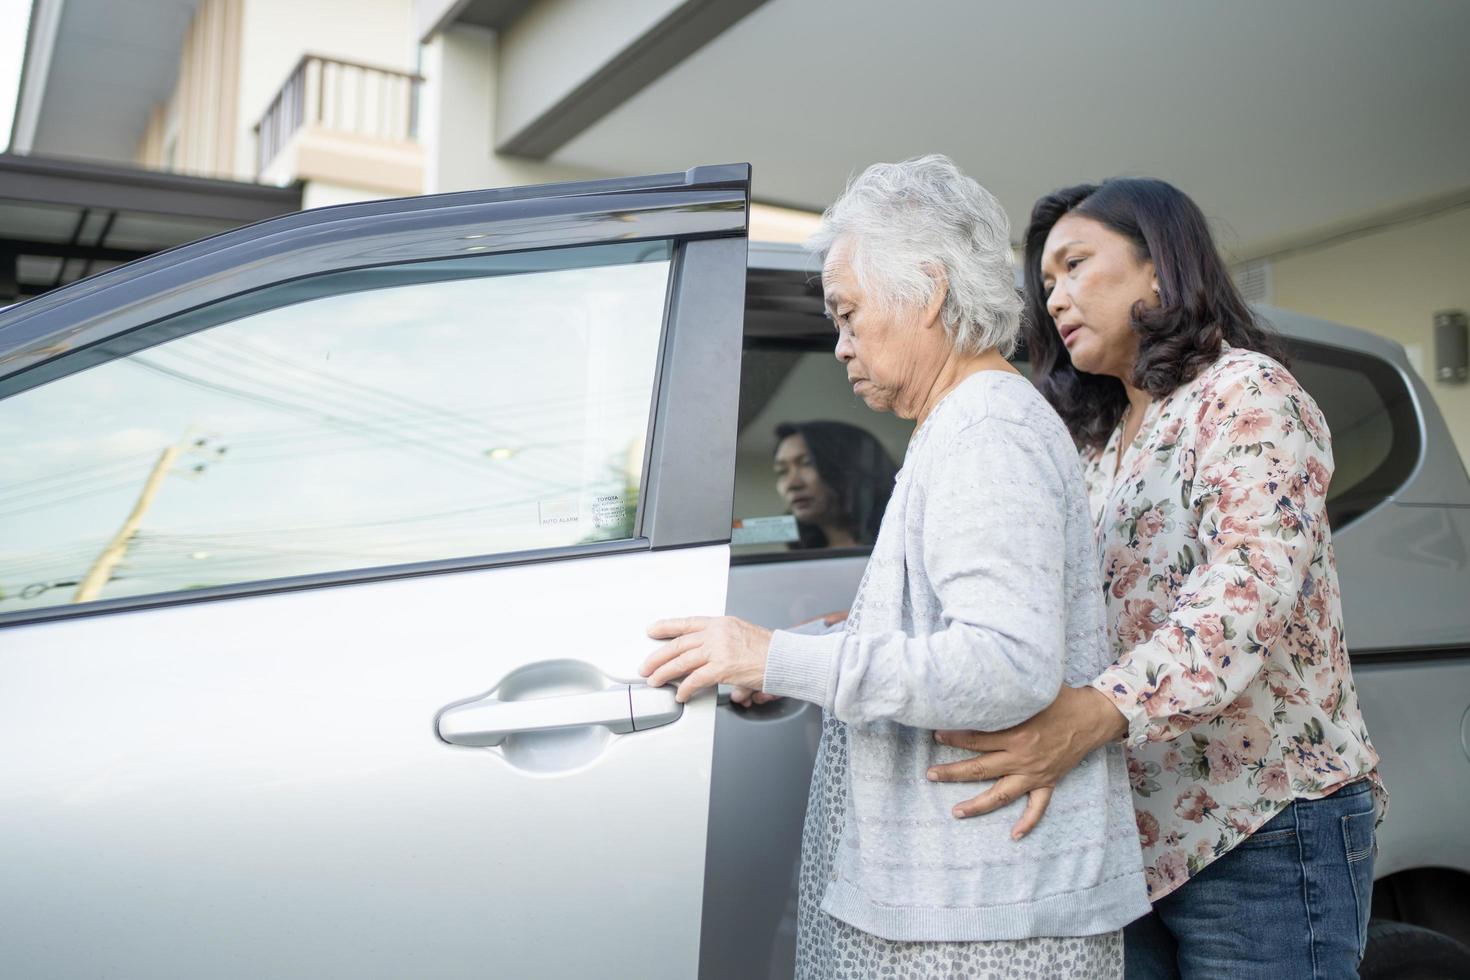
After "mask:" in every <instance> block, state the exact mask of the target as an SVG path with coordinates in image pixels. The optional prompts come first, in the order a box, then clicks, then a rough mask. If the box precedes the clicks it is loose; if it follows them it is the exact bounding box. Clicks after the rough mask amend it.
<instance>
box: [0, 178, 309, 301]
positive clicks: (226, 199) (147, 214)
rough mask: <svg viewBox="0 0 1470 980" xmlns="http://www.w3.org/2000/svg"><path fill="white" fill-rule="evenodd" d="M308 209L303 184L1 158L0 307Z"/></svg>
mask: <svg viewBox="0 0 1470 980" xmlns="http://www.w3.org/2000/svg"><path fill="white" fill-rule="evenodd" d="M300 208H301V189H300V188H299V187H267V186H264V185H260V184H246V183H240V182H237V181H230V180H210V179H205V178H202V177H181V176H178V175H175V174H162V173H154V172H151V171H144V170H136V169H133V168H131V167H119V166H113V165H110V164H99V163H93V162H90V161H87V162H83V161H78V160H64V159H54V158H45V157H26V156H17V155H15V154H8V153H6V154H0V303H3V302H9V301H10V300H12V299H14V298H20V299H25V298H29V297H31V296H35V295H38V294H40V293H43V292H46V291H47V290H49V289H54V288H56V287H57V286H62V285H65V284H66V283H68V282H72V281H74V280H76V279H81V278H83V277H85V276H89V275H92V274H94V273H97V272H101V271H103V270H104V269H108V268H111V267H112V266H115V265H120V264H122V263H123V262H128V261H131V260H132V259H136V258H141V257H142V256H144V255H148V254H150V253H152V252H158V251H161V250H163V249H166V248H172V247H173V246H175V245H181V244H183V243H184V242H188V241H193V240H195V239H197V238H203V237H206V236H208V235H214V234H217V233H219V232H222V231H226V230H228V229H230V228H235V227H238V226H239V225H243V224H250V223H251V222H255V221H262V220H264V219H266V218H270V217H274V216H275V215H278V214H286V213H289V212H291V211H297V210H300ZM12 256H13V257H14V261H12V260H11V257H12ZM12 280H13V281H12Z"/></svg>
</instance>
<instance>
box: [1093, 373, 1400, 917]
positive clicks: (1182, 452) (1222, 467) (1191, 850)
mask: <svg viewBox="0 0 1470 980" xmlns="http://www.w3.org/2000/svg"><path fill="white" fill-rule="evenodd" d="M1121 438H1122V425H1121V423H1120V425H1119V428H1118V429H1117V430H1116V431H1114V432H1113V435H1112V437H1111V438H1110V439H1109V441H1108V444H1107V445H1106V446H1105V447H1104V448H1103V449H1101V450H1096V449H1092V450H1087V451H1085V452H1084V453H1083V472H1084V476H1085V477H1086V481H1087V489H1088V495H1089V498H1090V500H1091V504H1092V512H1093V516H1094V520H1095V525H1094V528H1095V531H1096V533H1097V538H1098V546H1099V550H1100V553H1101V559H1102V580H1103V586H1104V589H1105V591H1106V601H1107V604H1108V621H1109V631H1110V634H1111V640H1112V643H1113V654H1114V656H1115V657H1116V658H1117V659H1116V661H1115V662H1114V664H1113V665H1112V666H1111V667H1109V668H1108V669H1107V670H1106V671H1104V672H1103V674H1102V675H1101V676H1099V677H1098V678H1097V679H1096V680H1095V681H1093V684H1092V686H1093V687H1095V688H1097V689H1098V690H1099V691H1101V692H1103V693H1104V694H1106V695H1107V696H1108V697H1109V698H1111V699H1112V701H1113V703H1114V704H1116V705H1117V706H1118V709H1119V710H1120V711H1121V712H1122V713H1123V714H1124V716H1125V717H1126V718H1127V720H1128V736H1127V747H1128V760H1129V761H1128V770H1129V775H1130V777H1131V780H1132V783H1133V792H1134V805H1135V809H1136V816H1137V819H1138V833H1139V836H1140V837H1141V838H1142V843H1143V855H1144V864H1145V874H1146V878H1147V882H1148V890H1149V898H1150V900H1152V901H1158V900H1159V899H1160V898H1162V897H1163V896H1165V895H1167V894H1168V893H1169V892H1171V891H1173V890H1174V889H1175V888H1178V887H1179V886H1180V885H1182V884H1184V882H1185V881H1187V880H1188V879H1189V877H1190V876H1191V875H1194V874H1197V873H1198V872H1199V871H1200V870H1201V869H1203V868H1204V867H1205V866H1206V865H1208V864H1209V863H1210V862H1211V861H1213V860H1215V859H1216V858H1218V857H1220V856H1221V855H1223V854H1225V853H1226V852H1227V851H1229V850H1230V849H1231V848H1232V847H1234V846H1235V845H1236V844H1238V843H1240V842H1241V841H1242V840H1244V839H1245V838H1246V837H1248V836H1249V835H1250V834H1251V833H1252V832H1253V831H1255V830H1256V828H1258V827H1260V826H1261V825H1262V824H1263V823H1265V822H1266V821H1267V820H1269V819H1271V817H1273V816H1275V815H1276V814H1277V813H1278V812H1280V811H1281V810H1282V809H1283V808H1285V807H1286V805H1287V804H1288V803H1290V802H1291V801H1292V800H1293V799H1315V798H1318V797H1322V796H1326V795H1327V794H1328V793H1330V792H1332V790H1334V789H1336V788H1337V787H1339V786H1341V785H1343V784H1344V783H1347V782H1350V781H1352V780H1355V779H1357V778H1359V777H1361V776H1365V775H1368V776H1371V778H1372V779H1373V782H1374V787H1375V795H1376V797H1377V798H1378V809H1379V814H1380V818H1381V815H1382V813H1383V812H1384V809H1385V808H1386V804H1387V797H1386V796H1385V795H1384V794H1383V791H1382V786H1381V784H1380V783H1379V781H1378V778H1377V774H1376V766H1377V764H1378V755H1377V753H1376V752H1375V751H1374V750H1373V745H1372V743H1371V742H1370V741H1369V740H1368V732H1367V729H1366V728H1365V727H1364V725H1363V718H1362V715H1361V713H1360V712H1359V709H1358V695H1357V691H1356V690H1355V689H1354V687H1353V678H1352V672H1351V670H1350V669H1349V666H1348V651H1347V645H1346V643H1345V642H1344V639H1343V629H1342V603H1341V595H1340V593H1339V590H1338V584H1337V567H1336V563H1335V560H1334V558H1333V553H1332V534H1331V531H1330V529H1329V528H1328V526H1327V487H1328V482H1329V481H1330V480H1331V478H1332V447H1331V442H1330V437H1329V435H1328V431H1327V424H1326V422H1325V420H1324V419H1323V417H1322V414H1321V412H1320V411H1318V409H1317V405H1316V403H1315V402H1313V401H1312V399H1311V397H1310V396H1309V395H1308V394H1307V393H1306V392H1305V391H1304V390H1303V389H1302V387H1301V386H1300V385H1299V384H1298V383H1297V381H1296V379H1295V378H1293V377H1292V376H1291V374H1290V373H1289V372H1288V371H1287V370H1286V369H1285V368H1284V367H1282V366H1281V365H1280V364H1278V363H1277V362H1276V361H1274V360H1272V359H1271V358H1269V357H1266V356H1265V355H1262V354H1258V353H1255V352H1254V351H1247V350H1242V349H1238V348H1232V347H1228V346H1227V347H1225V349H1224V350H1223V351H1222V352H1221V355H1220V357H1219V359H1218V360H1216V361H1215V363H1214V364H1212V365H1211V366H1209V367H1208V368H1206V369H1205V370H1204V371H1203V372H1201V374H1200V375H1199V376H1198V377H1197V378H1195V379H1194V380H1193V381H1191V382H1189V383H1187V384H1185V385H1182V386H1181V387H1179V388H1178V389H1176V390H1175V391H1174V392H1173V393H1172V394H1170V395H1168V396H1167V397H1165V398H1162V399H1158V400H1155V401H1154V402H1153V403H1152V404H1151V405H1150V406H1149V408H1148V411H1147V413H1146V414H1145V416H1144V420H1143V422H1142V424H1141V426H1140V428H1139V433H1138V437H1137V438H1136V439H1135V440H1134V442H1133V445H1131V446H1129V447H1128V448H1127V449H1126V450H1124V449H1121V447H1120V446H1119V443H1120V441H1121ZM1120 451H1121V452H1122V453H1123V459H1122V466H1121V468H1119V469H1117V470H1116V471H1115V464H1116V462H1117V460H1118V454H1119V452H1120ZM1115 472H1116V475H1115Z"/></svg>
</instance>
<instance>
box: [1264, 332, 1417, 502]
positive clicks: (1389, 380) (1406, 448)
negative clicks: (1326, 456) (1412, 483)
mask: <svg viewBox="0 0 1470 980" xmlns="http://www.w3.org/2000/svg"><path fill="white" fill-rule="evenodd" d="M1291 372H1292V374H1293V375H1295V376H1296V379H1297V380H1298V381H1300V382H1301V383H1302V387H1304V388H1306V389H1307V392H1308V393H1309V394H1311V396H1312V398H1313V399H1314V400H1315V401H1316V402H1317V406H1318V407H1319V408H1321V409H1322V414H1323V415H1324V416H1326V418H1327V427H1328V429H1330V430H1331V432H1332V456H1333V460H1334V464H1335V466H1334V472H1333V475H1332V484H1331V486H1330V487H1329V488H1328V491H1327V515H1328V519H1329V520H1330V521H1331V523H1332V526H1333V528H1334V529H1340V528H1343V527H1346V526H1347V525H1348V524H1350V523H1352V521H1353V520H1354V519H1356V518H1357V517H1359V516H1361V515H1362V514H1364V513H1365V512H1367V511H1368V510H1369V509H1371V508H1372V507H1374V506H1376V505H1377V504H1379V503H1381V502H1382V501H1383V500H1384V499H1386V498H1387V497H1388V496H1389V495H1390V494H1392V493H1393V492H1394V491H1396V490H1397V489H1398V488H1399V487H1401V486H1403V484H1404V481H1406V480H1407V479H1408V478H1409V475H1410V474H1411V473H1412V472H1413V469H1414V464H1415V461H1416V460H1418V458H1419V451H1420V434H1419V422H1418V418H1417V416H1416V415H1415V412H1414V402H1413V397H1412V395H1411V394H1410V391H1409V387H1408V385H1407V384H1406V383H1405V381H1404V379H1403V377H1402V376H1401V375H1400V374H1399V373H1398V371H1397V370H1395V369H1394V367H1393V366H1392V365H1391V364H1389V363H1387V362H1386V361H1382V360H1379V359H1378V358H1376V357H1372V356H1370V355H1367V354H1362V353H1359V352H1357V351H1350V350H1344V349H1342V348H1337V347H1328V346H1326V345H1322V344H1313V343H1309V342H1306V341H1292V342H1291Z"/></svg>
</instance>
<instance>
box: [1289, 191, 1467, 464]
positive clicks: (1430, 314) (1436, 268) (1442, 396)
mask: <svg viewBox="0 0 1470 980" xmlns="http://www.w3.org/2000/svg"><path fill="white" fill-rule="evenodd" d="M1271 274H1272V280H1273V282H1272V285H1273V293H1274V295H1273V298H1272V302H1273V303H1274V304H1275V305H1277V306H1281V307H1284V308H1286V309H1289V310H1296V311H1298V312H1301V313H1306V314H1310V315H1312V316H1319V317H1322V318H1323V319H1327V320H1336V321H1337V322H1339V323H1346V324H1349V325H1351V326H1354V327H1361V328H1363V329H1364V330H1369V331H1371V332H1373V333H1376V334H1379V335H1380V336H1383V337H1387V338H1389V339H1391V340H1395V341H1398V342H1399V343H1401V344H1403V345H1404V346H1405V347H1408V346H1410V345H1418V347H1419V349H1420V352H1421V356H1422V364H1423V370H1422V374H1423V375H1424V376H1425V381H1426V383H1427V385H1428V387H1429V389H1430V391H1432V392H1433V393H1434V397H1435V399H1436V401H1437V402H1438V403H1439V408H1440V411H1441V412H1442V413H1443V414H1444V417H1445V421H1446V422H1447V423H1448V425H1449V429H1450V434H1451V436H1453V438H1454V440H1455V444H1456V446H1457V448H1458V449H1459V450H1460V456H1461V458H1462V459H1464V460H1466V461H1467V466H1470V384H1464V383H1461V384H1448V383H1442V382H1438V381H1435V380H1434V373H1435V372H1434V314H1435V312H1436V311H1438V310H1446V309H1450V310H1466V311H1470V208H1466V207H1462V208H1460V209H1459V210H1456V211H1451V212H1447V213H1443V214H1441V215H1440V216H1438V217H1434V218H1429V219H1427V220H1422V221H1417V222H1414V223H1412V224H1402V225H1398V226H1395V227H1389V228H1386V229H1384V230H1382V231H1379V232H1377V233H1375V234H1371V235H1365V236H1362V237H1359V238H1354V239H1351V240H1348V241H1344V242H1341V243H1339V244H1335V245H1329V246H1325V247H1319V248H1313V249H1311V250H1309V251H1303V252H1300V253H1298V254H1295V255H1290V256H1287V257H1285V258H1281V259H1277V260H1275V261H1273V262H1272V268H1271Z"/></svg>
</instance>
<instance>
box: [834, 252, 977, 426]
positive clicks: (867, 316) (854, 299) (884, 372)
mask: <svg viewBox="0 0 1470 980" xmlns="http://www.w3.org/2000/svg"><path fill="white" fill-rule="evenodd" d="M851 255H852V250H851V242H850V241H848V240H847V239H838V240H837V242H836V243H835V244H834V245H833V246H832V249H831V251H830V252H829V253H828V254H827V261H826V262H825V263H824V265H823V266H822V289H823V292H824V293H825V298H826V303H827V314H828V315H829V316H830V317H831V318H832V324H833V326H835V327H836V328H837V349H836V351H835V353H836V355H837V359H838V360H839V361H841V362H842V363H843V365H844V366H845V367H846V368H847V382H848V384H850V385H851V386H852V391H853V394H855V395H857V396H858V397H859V398H861V399H862V400H863V401H864V403H866V404H867V406H868V407H869V408H871V409H872V410H873V411H875V412H897V413H898V414H899V415H900V416H902V417H903V418H913V417H914V416H915V414H917V412H918V408H919V406H920V405H921V404H922V401H923V397H924V395H925V394H927V393H928V390H929V387H930V386H931V385H932V383H933V380H934V377H935V376H936V375H937V374H938V372H939V369H940V367H941V366H942V365H943V364H944V361H945V358H946V357H948V356H949V354H950V353H951V351H950V344H949V340H948V338H947V336H946V334H945V332H944V328H943V326H942V325H941V324H940V322H939V310H940V308H941V307H942V305H943V303H944V292H943V290H936V291H935V292H936V296H935V298H934V300H933V302H931V303H930V305H929V307H928V308H926V309H922V310H918V309H908V310H894V309H892V308H889V307H888V306H887V305H886V304H882V303H879V302H877V301H876V300H875V299H874V298H873V297H872V296H870V295H869V294H868V293H867V292H866V291H865V290H864V289H863V287H862V284H861V283H860V282H859V281H858V278H857V276H856V275H855V274H854V273H853V270H852V266H851V265H850V258H851Z"/></svg>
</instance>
